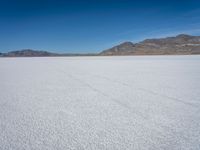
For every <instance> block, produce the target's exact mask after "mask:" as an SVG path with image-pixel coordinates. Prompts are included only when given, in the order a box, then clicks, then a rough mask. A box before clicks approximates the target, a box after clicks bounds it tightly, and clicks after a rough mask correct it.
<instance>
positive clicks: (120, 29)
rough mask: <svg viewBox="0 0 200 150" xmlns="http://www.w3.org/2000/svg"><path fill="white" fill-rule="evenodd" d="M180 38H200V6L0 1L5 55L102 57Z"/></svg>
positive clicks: (190, 2) (156, 0)
mask: <svg viewBox="0 0 200 150" xmlns="http://www.w3.org/2000/svg"><path fill="white" fill-rule="evenodd" d="M179 33H187V34H192V35H200V0H180V1H177V0H173V1H172V0H168V1H165V0H139V1H134V0H72V1H67V0H65V1H64V0H0V52H6V51H10V50H19V49H26V48H30V49H36V50H48V51H55V52H74V53H76V52H81V53H84V52H99V51H101V50H104V49H107V48H110V47H112V46H114V45H116V44H119V43H120V42H124V41H132V42H138V41H141V40H143V39H145V38H152V37H165V36H173V35H176V34H179Z"/></svg>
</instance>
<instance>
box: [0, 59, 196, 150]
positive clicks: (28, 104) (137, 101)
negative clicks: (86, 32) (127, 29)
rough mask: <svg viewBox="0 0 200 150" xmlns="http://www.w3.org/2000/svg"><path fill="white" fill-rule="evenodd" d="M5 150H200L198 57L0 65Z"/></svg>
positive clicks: (0, 144) (0, 142)
mask: <svg viewBox="0 0 200 150" xmlns="http://www.w3.org/2000/svg"><path fill="white" fill-rule="evenodd" d="M0 149H1V150H23V149H25V150H55V149H57V150H64V149H73V150H78V149H80V150H82V149H86V150H94V149H102V150H104V149H108V150H124V149H128V150H133V149H134V150H146V149H148V150H155V149H166V150H189V149H190V150H199V149H200V56H132V57H131V56H130V57H128V56H127V57H49V58H1V59H0Z"/></svg>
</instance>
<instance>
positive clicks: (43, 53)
mask: <svg viewBox="0 0 200 150" xmlns="http://www.w3.org/2000/svg"><path fill="white" fill-rule="evenodd" d="M94 55H97V54H92V53H86V54H78V53H77V54H76V53H63V54H58V53H51V52H47V51H38V50H31V49H24V50H18V51H10V52H8V53H0V56H1V57H53V56H54V57H55V56H57V57H58V56H94Z"/></svg>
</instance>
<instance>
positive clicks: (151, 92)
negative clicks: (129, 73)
mask: <svg viewBox="0 0 200 150" xmlns="http://www.w3.org/2000/svg"><path fill="white" fill-rule="evenodd" d="M93 76H96V77H98V78H102V79H105V80H108V81H110V82H116V83H118V84H121V85H123V86H126V87H129V88H134V87H132V86H130V85H129V84H127V83H124V82H120V81H117V80H113V79H110V78H108V77H103V76H99V75H93ZM135 89H136V90H139V91H143V92H147V93H149V94H152V95H157V96H161V97H165V98H167V99H170V100H173V101H176V102H179V103H183V104H185V105H189V106H192V107H196V108H199V107H198V106H197V105H196V104H192V103H189V102H185V101H183V100H180V99H178V98H174V97H171V96H167V95H164V94H159V93H157V92H154V91H151V90H147V89H145V88H140V87H139V88H135Z"/></svg>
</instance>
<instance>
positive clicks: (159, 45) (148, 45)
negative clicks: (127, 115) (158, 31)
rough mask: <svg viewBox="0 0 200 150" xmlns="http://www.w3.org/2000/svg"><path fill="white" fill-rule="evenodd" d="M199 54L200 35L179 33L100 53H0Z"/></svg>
mask: <svg viewBox="0 0 200 150" xmlns="http://www.w3.org/2000/svg"><path fill="white" fill-rule="evenodd" d="M192 54H200V36H191V35H186V34H180V35H177V36H175V37H166V38H157V39H146V40H144V41H141V42H138V43H132V42H129V41H128V42H124V43H121V44H119V45H117V46H114V47H112V48H110V49H107V50H104V51H102V52H100V53H96V54H94V53H87V54H78V53H77V54H74V53H64V54H58V53H52V52H48V51H37V50H31V49H24V50H18V51H11V52H8V53H0V56H1V57H47V56H48V57H50V56H113V55H192Z"/></svg>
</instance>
